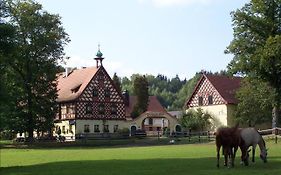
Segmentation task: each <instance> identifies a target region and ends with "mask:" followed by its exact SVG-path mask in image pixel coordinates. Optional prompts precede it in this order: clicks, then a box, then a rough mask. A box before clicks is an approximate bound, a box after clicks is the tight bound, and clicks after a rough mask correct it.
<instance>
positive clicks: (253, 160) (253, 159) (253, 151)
mask: <svg viewBox="0 0 281 175" xmlns="http://www.w3.org/2000/svg"><path fill="white" fill-rule="evenodd" d="M252 148H253V150H252V162H255V152H256V145H253V147H252Z"/></svg>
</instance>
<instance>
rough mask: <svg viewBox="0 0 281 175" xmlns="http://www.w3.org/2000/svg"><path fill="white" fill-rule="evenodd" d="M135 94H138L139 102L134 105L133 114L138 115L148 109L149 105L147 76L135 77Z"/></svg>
mask: <svg viewBox="0 0 281 175" xmlns="http://www.w3.org/2000/svg"><path fill="white" fill-rule="evenodd" d="M133 86H134V94H135V95H136V96H137V103H136V105H135V106H134V109H133V113H132V116H133V117H137V116H139V115H140V114H142V113H143V112H145V111H146V110H147V105H148V98H149V94H148V82H147V79H146V77H145V76H136V77H135V79H134V84H133Z"/></svg>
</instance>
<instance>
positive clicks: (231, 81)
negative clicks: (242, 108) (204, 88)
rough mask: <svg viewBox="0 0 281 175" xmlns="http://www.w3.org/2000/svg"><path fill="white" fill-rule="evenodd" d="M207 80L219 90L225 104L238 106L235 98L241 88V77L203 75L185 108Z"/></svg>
mask: <svg viewBox="0 0 281 175" xmlns="http://www.w3.org/2000/svg"><path fill="white" fill-rule="evenodd" d="M205 79H207V80H208V81H209V82H210V83H211V84H212V85H213V86H214V88H215V89H216V90H217V92H218V93H219V94H220V96H221V97H222V98H223V100H224V102H225V104H237V103H238V100H237V99H236V97H235V93H236V91H237V90H238V89H239V88H240V82H241V80H242V78H240V77H229V76H224V75H205V74H203V75H202V77H201V78H200V80H199V81H198V82H197V84H196V86H195V88H194V91H193V93H192V95H191V96H190V98H189V99H188V100H187V101H186V103H185V106H188V105H189V103H190V102H191V100H192V99H193V97H194V96H195V93H196V92H197V90H198V89H199V88H200V86H199V85H200V84H201V82H202V81H204V80H205Z"/></svg>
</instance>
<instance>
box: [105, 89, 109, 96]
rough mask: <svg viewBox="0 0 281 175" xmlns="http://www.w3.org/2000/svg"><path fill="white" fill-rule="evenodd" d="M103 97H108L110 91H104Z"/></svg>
mask: <svg viewBox="0 0 281 175" xmlns="http://www.w3.org/2000/svg"><path fill="white" fill-rule="evenodd" d="M104 96H105V97H110V90H109V89H106V90H105V91H104Z"/></svg>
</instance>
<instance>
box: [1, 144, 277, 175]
mask: <svg viewBox="0 0 281 175" xmlns="http://www.w3.org/2000/svg"><path fill="white" fill-rule="evenodd" d="M268 148H269V158H268V161H269V162H268V163H266V164H264V163H262V162H261V160H260V159H259V155H258V154H259V150H258V149H257V151H256V160H257V161H256V163H255V164H252V163H251V164H250V166H249V167H245V166H242V165H240V164H239V158H237V159H236V162H235V165H236V167H234V168H231V169H227V168H225V167H221V168H220V169H218V168H216V158H215V155H216V152H215V145H214V143H209V144H206V143H205V144H187V145H169V146H147V147H123V148H86V147H75V148H52V149H1V169H0V174H1V175H5V174H24V175H27V174H36V175H37V174H38V175H40V174H46V175H55V174H59V175H64V174H65V175H70V174H77V175H83V174H85V175H88V174H94V175H99V174H101V175H111V174H116V175H123V174H133V175H149V174H153V175H154V174H155V175H157V174H159V175H164V174H172V175H173V174H174V175H179V174H184V175H187V174H200V175H204V174H206V175H213V174H214V175H215V174H222V175H231V174H233V175H234V174H235V175H237V174H245V175H248V174H255V175H258V174H263V175H265V174H268V175H272V174H276V175H277V174H281V143H280V142H279V143H278V144H274V143H268ZM237 156H238V157H239V156H240V151H239V152H238V155H237ZM221 164H222V159H221Z"/></svg>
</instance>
